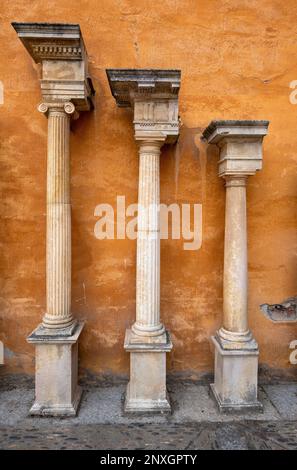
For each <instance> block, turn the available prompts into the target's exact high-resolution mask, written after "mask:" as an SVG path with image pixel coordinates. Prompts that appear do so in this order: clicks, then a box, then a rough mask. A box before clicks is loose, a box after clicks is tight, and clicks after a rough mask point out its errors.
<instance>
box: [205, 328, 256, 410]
mask: <svg viewBox="0 0 297 470" xmlns="http://www.w3.org/2000/svg"><path fill="white" fill-rule="evenodd" d="M212 341H213V343H214V345H215V380H214V384H212V385H211V391H212V393H213V395H214V398H215V401H216V403H217V405H218V407H219V410H220V411H221V412H236V411H239V412H240V411H248V410H250V411H263V406H262V404H261V403H260V402H259V401H258V399H257V388H258V356H259V351H258V349H256V350H250V349H234V350H232V349H231V350H230V349H228V350H227V349H223V348H222V347H221V345H220V343H219V342H218V341H217V339H216V338H215V337H212Z"/></svg>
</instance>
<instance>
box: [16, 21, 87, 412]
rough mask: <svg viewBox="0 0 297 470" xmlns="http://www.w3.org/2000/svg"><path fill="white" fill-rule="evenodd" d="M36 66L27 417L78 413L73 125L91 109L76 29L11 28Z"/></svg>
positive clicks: (84, 59)
mask: <svg viewBox="0 0 297 470" xmlns="http://www.w3.org/2000/svg"><path fill="white" fill-rule="evenodd" d="M13 27H14V28H15V30H16V32H17V34H18V36H19V37H20V39H21V41H22V42H23V44H24V46H25V47H26V49H27V50H28V52H29V53H30V55H31V56H32V58H33V60H34V61H35V62H36V63H40V64H41V80H40V83H41V92H42V97H43V100H44V101H43V102H42V103H41V104H40V105H39V106H38V110H39V111H40V112H42V113H44V114H45V116H46V117H47V118H48V139H47V230H46V312H45V314H44V316H43V320H42V324H40V325H39V326H38V327H37V328H36V330H34V331H33V333H31V334H30V335H29V337H28V338H27V340H28V342H29V343H30V344H34V345H35V348H36V383H35V395H36V399H35V403H34V405H33V407H32V408H31V410H30V413H31V414H40V415H65V416H69V415H75V414H76V411H77V407H78V404H79V400H80V395H81V392H80V390H79V388H78V386H77V362H78V356H77V351H78V338H79V336H80V333H81V330H82V328H83V323H79V322H77V320H75V319H74V317H73V315H72V312H71V198H70V152H69V140H70V122H71V119H77V118H78V117H79V112H81V111H88V110H90V109H92V107H93V104H92V96H93V94H94V90H93V88H92V82H91V79H90V78H89V77H88V73H87V65H88V63H87V53H86V50H85V46H84V42H83V38H82V35H81V31H80V27H79V25H77V24H49V23H13Z"/></svg>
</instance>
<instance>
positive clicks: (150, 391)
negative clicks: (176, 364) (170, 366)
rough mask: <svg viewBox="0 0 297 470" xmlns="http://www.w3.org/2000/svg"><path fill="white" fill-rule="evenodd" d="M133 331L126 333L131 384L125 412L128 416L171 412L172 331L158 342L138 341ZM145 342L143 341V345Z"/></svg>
mask: <svg viewBox="0 0 297 470" xmlns="http://www.w3.org/2000/svg"><path fill="white" fill-rule="evenodd" d="M134 336H135V335H133V333H132V332H131V330H126V337H125V344H124V348H125V350H126V351H128V352H130V382H129V383H128V386H127V391H126V396H125V403H124V411H125V412H126V413H170V411H171V406H170V402H169V398H168V394H167V389H166V353H168V352H170V351H171V349H172V342H171V339H170V335H169V332H168V331H166V332H165V334H164V335H162V338H163V342H160V338H159V339H157V337H156V341H154V337H149V338H148V341H146V338H145V337H143V336H142V337H139V338H141V339H140V340H139V342H138V341H135V338H134ZM140 341H141V342H140Z"/></svg>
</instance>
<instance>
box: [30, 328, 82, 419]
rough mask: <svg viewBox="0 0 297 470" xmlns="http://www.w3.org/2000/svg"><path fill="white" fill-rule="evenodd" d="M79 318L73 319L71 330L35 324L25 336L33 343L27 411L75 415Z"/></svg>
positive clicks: (78, 395) (78, 389) (77, 393)
mask: <svg viewBox="0 0 297 470" xmlns="http://www.w3.org/2000/svg"><path fill="white" fill-rule="evenodd" d="M83 326H84V324H83V322H77V323H76V328H75V330H74V332H73V334H71V335H68V336H67V334H66V331H61V330H57V331H53V330H50V334H49V332H48V329H46V328H44V326H43V325H39V326H38V327H37V328H36V329H35V330H34V331H33V332H32V333H31V334H30V335H29V336H28V338H27V341H28V343H30V344H34V345H35V351H36V367H35V369H36V372H35V402H34V404H33V406H32V407H31V409H30V414H31V415H39V416H75V415H76V413H77V410H78V407H79V403H80V398H81V395H82V391H81V389H80V387H78V385H77V378H78V338H79V336H80V334H81V331H82V329H83Z"/></svg>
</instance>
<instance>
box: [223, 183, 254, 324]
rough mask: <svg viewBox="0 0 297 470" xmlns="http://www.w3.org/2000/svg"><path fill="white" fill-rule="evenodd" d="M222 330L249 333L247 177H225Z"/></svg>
mask: <svg viewBox="0 0 297 470" xmlns="http://www.w3.org/2000/svg"><path fill="white" fill-rule="evenodd" d="M224 250H225V251H224V307H223V308H224V316H223V328H224V329H225V330H227V331H231V332H235V333H244V332H247V330H248V319H247V227H246V178H245V177H233V176H232V177H226V215H225V249H224Z"/></svg>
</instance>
